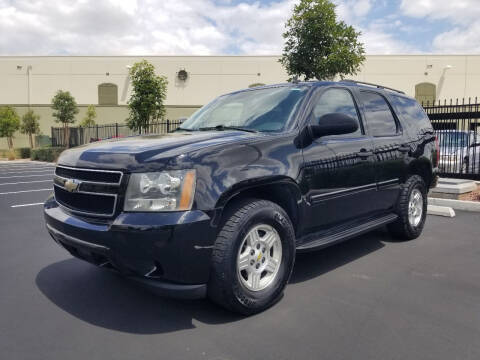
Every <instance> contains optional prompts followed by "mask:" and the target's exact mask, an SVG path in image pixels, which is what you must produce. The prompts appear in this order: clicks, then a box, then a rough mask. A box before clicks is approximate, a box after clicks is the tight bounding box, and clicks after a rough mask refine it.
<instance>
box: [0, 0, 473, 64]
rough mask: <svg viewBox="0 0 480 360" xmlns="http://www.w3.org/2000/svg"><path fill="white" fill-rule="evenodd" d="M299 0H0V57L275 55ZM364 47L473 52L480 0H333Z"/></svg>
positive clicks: (398, 51)
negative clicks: (357, 31) (360, 33)
mask: <svg viewBox="0 0 480 360" xmlns="http://www.w3.org/2000/svg"><path fill="white" fill-rule="evenodd" d="M297 1H299V0H256V1H253V0H76V1H74V0H42V1H41V0H0V55H278V54H281V52H282V48H283V39H282V33H283V32H284V24H285V21H286V20H287V18H288V17H289V16H290V15H291V11H292V9H293V6H294V4H295V3H296V2H297ZM334 2H335V4H336V5H337V8H336V12H337V14H338V16H339V18H340V19H341V20H343V21H345V22H346V23H348V24H350V25H353V26H354V27H355V28H356V29H357V30H359V31H361V32H362V35H361V38H362V41H363V42H364V44H365V49H366V52H367V54H423V53H435V54H471V53H479V52H480V36H479V35H478V34H480V0H334Z"/></svg>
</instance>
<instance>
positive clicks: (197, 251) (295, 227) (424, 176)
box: [44, 81, 438, 314]
mask: <svg viewBox="0 0 480 360" xmlns="http://www.w3.org/2000/svg"><path fill="white" fill-rule="evenodd" d="M437 162H438V150H437V147H436V138H435V136H434V133H433V129H432V126H431V124H430V121H429V119H428V117H427V115H426V114H425V112H424V111H423V109H422V108H421V107H420V106H419V104H418V103H417V102H416V101H415V100H414V99H412V98H410V97H408V96H405V95H404V94H403V93H401V92H399V91H395V90H393V89H387V88H385V87H381V86H377V85H372V84H366V83H358V82H353V81H342V82H307V83H288V84H281V85H275V86H265V87H259V88H254V89H248V90H242V91H238V92H234V93H231V94H228V95H224V96H221V97H219V98H217V99H215V100H214V101H212V102H211V103H209V104H208V105H206V106H204V107H203V108H201V109H200V110H198V111H197V112H196V113H195V114H194V115H192V116H191V117H190V118H189V119H188V120H186V121H185V122H184V123H183V124H182V125H181V127H180V128H178V129H177V130H175V131H173V132H171V133H169V134H165V135H154V136H139V137H132V138H126V139H121V140H118V139H114V140H108V141H102V142H97V143H94V144H90V145H87V146H83V147H79V148H74V149H70V150H67V151H65V152H64V153H63V154H62V155H61V156H60V158H59V160H58V166H57V167H56V170H55V178H54V194H53V195H52V196H51V197H50V198H49V199H48V200H47V201H46V203H45V207H44V212H45V220H46V225H47V228H48V231H49V232H50V234H51V236H52V237H53V239H54V240H55V241H56V242H57V243H58V244H60V245H61V246H63V247H64V248H65V249H67V250H68V251H69V252H70V253H71V254H72V255H73V256H75V257H78V258H80V259H83V260H86V261H89V262H91V263H94V264H96V265H98V266H101V267H106V268H111V269H116V270H117V271H119V272H120V273H122V274H123V275H125V276H127V277H129V278H132V279H135V280H137V281H139V282H141V283H144V284H148V285H150V286H152V287H154V288H155V289H156V290H157V292H159V293H161V294H165V295H170V296H175V297H179V298H198V297H204V296H208V297H209V298H210V299H212V300H213V301H215V302H216V303H218V304H220V305H222V306H224V307H226V308H228V309H230V310H233V311H236V312H240V313H243V314H253V313H256V312H259V311H262V310H264V309H266V308H267V307H269V306H270V305H272V304H273V303H275V301H276V300H278V299H279V298H280V296H281V294H282V292H283V290H284V288H285V285H286V284H287V282H288V279H289V277H290V274H291V273H292V269H293V264H294V260H295V253H296V252H305V251H311V250H318V249H322V248H324V247H326V246H329V245H332V244H336V243H338V242H340V241H343V240H346V239H348V238H352V237H354V236H357V235H359V234H361V233H365V232H367V231H370V230H372V229H374V228H377V227H380V226H383V225H388V229H389V230H390V232H391V234H392V236H394V237H395V238H398V239H404V240H409V239H414V238H416V237H418V236H419V235H420V233H421V231H422V228H423V226H424V223H425V217H426V208H427V191H428V188H429V187H432V186H434V183H435V181H436V167H437Z"/></svg>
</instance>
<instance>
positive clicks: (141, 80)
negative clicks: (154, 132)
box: [127, 60, 168, 130]
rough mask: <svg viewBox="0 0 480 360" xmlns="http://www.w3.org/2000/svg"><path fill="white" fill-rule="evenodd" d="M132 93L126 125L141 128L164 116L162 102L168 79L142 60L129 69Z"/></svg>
mask: <svg viewBox="0 0 480 360" xmlns="http://www.w3.org/2000/svg"><path fill="white" fill-rule="evenodd" d="M130 78H131V82H132V87H133V90H132V95H131V96H130V99H129V101H128V107H129V110H130V115H129V117H128V119H127V125H128V127H129V128H130V129H134V130H142V129H146V128H147V127H148V124H149V123H150V122H152V121H158V120H159V119H163V118H164V117H165V113H166V111H165V106H164V105H163V102H164V101H165V98H166V97H167V85H168V81H167V78H166V77H165V76H159V75H156V74H155V67H154V66H153V65H152V64H150V63H149V62H148V61H146V60H143V61H140V62H137V63H135V64H134V65H133V66H132V68H131V69H130Z"/></svg>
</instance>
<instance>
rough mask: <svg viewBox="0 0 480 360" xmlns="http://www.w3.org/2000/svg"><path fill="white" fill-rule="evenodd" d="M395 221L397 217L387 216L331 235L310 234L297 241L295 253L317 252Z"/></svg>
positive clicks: (393, 215) (394, 215)
mask: <svg viewBox="0 0 480 360" xmlns="http://www.w3.org/2000/svg"><path fill="white" fill-rule="evenodd" d="M397 219H398V215H396V214H388V215H384V216H382V217H380V218H376V219H373V220H370V221H367V222H364V223H362V224H360V225H357V226H355V227H353V228H349V229H345V230H342V231H339V232H336V233H333V234H332V233H329V234H318V236H316V235H317V234H310V235H307V236H305V237H303V238H300V239H299V243H300V244H301V245H299V246H297V252H307V251H313V250H319V249H322V248H324V247H327V246H330V245H334V244H338V243H339V242H342V241H345V240H348V239H350V238H352V237H355V236H358V235H361V234H364V233H366V232H369V231H370V230H373V229H375V228H378V227H381V226H383V225H386V224H388V223H391V222H393V221H395V220H397ZM302 240H303V241H302Z"/></svg>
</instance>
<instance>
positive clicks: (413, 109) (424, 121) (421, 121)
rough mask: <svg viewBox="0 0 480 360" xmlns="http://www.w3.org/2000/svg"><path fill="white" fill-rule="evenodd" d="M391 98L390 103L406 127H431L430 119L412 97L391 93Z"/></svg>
mask: <svg viewBox="0 0 480 360" xmlns="http://www.w3.org/2000/svg"><path fill="white" fill-rule="evenodd" d="M391 98H392V105H393V106H394V108H395V110H396V111H397V114H398V115H400V117H401V119H402V120H403V122H405V125H406V126H407V127H408V128H410V127H413V128H417V129H421V130H423V129H432V125H431V124H430V120H429V119H428V116H427V114H425V111H423V109H422V107H421V106H420V104H419V103H417V102H416V101H415V100H413V99H409V98H405V97H402V96H397V95H391Z"/></svg>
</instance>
